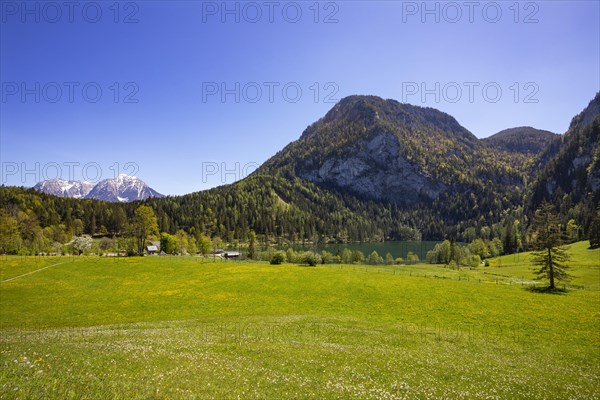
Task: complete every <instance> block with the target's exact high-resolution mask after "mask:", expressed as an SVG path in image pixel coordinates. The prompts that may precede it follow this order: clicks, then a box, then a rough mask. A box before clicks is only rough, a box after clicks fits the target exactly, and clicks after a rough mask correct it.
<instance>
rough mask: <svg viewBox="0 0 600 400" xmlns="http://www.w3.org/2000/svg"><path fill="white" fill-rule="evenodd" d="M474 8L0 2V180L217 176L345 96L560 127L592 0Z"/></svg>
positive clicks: (576, 88)
mask: <svg viewBox="0 0 600 400" xmlns="http://www.w3.org/2000/svg"><path fill="white" fill-rule="evenodd" d="M474 3H475V5H474V6H473V8H470V6H466V5H465V2H462V1H459V2H450V3H448V2H428V3H426V6H425V7H426V9H425V8H424V7H423V3H422V2H421V1H418V2H402V1H379V2H378V1H369V2H367V1H338V2H320V3H317V4H316V6H315V2H314V1H308V2H277V1H275V2H271V3H268V2H263V1H258V2H228V3H227V6H226V7H227V8H226V9H225V8H224V7H223V5H222V4H223V3H222V2H221V1H219V2H200V1H180V2H177V1H170V2H162V1H134V2H120V3H118V7H115V3H114V1H98V2H85V1H82V2H79V3H78V5H76V6H74V7H73V8H72V9H70V8H69V6H66V5H64V3H63V2H51V3H45V2H36V1H29V2H26V3H22V2H21V1H18V2H13V1H4V0H2V2H1V3H0V4H1V8H0V13H1V14H0V18H1V19H0V21H1V38H0V45H1V49H0V53H1V54H0V60H1V61H0V74H1V76H0V81H1V82H2V93H1V95H2V98H1V99H0V101H1V102H0V106H1V115H0V117H1V122H0V131H1V132H0V133H1V137H0V145H1V148H0V157H1V162H2V166H3V169H2V182H1V183H3V184H6V185H24V186H32V185H34V184H35V183H36V181H37V180H41V179H43V178H52V177H54V176H56V175H57V171H58V168H57V166H58V167H60V172H61V173H62V176H63V178H68V177H69V176H68V175H69V172H70V171H72V172H73V173H74V174H73V177H74V178H76V179H82V178H87V179H89V180H97V179H100V178H110V177H113V176H114V174H115V173H116V172H117V168H116V167H117V166H118V167H119V168H118V170H119V172H130V173H131V172H135V174H136V175H137V176H139V177H140V178H142V179H143V180H145V181H146V182H147V183H148V184H149V185H150V186H152V187H153V188H155V189H156V190H157V191H159V192H161V193H164V194H173V195H174V194H184V193H189V192H193V191H197V190H201V189H206V188H209V187H213V186H217V185H220V184H222V183H231V182H233V181H235V180H236V179H238V178H241V177H243V176H244V175H245V174H247V173H248V172H251V171H252V170H253V169H254V168H255V166H256V165H258V164H260V163H262V162H264V161H265V160H267V159H268V158H269V157H270V156H272V155H273V154H275V153H276V152H277V151H278V150H280V149H281V148H283V147H284V146H285V145H286V144H288V143H289V142H291V141H293V140H296V139H297V138H298V137H299V136H300V134H301V133H302V131H303V130H304V129H305V128H306V127H307V126H308V125H309V124H311V123H313V122H314V121H316V120H317V119H319V118H320V117H322V116H323V115H324V114H325V113H326V112H327V111H328V110H329V109H330V108H331V107H332V106H333V104H332V103H330V102H328V101H331V100H339V99H340V98H342V97H344V96H347V95H352V94H372V95H378V96H381V97H384V98H394V99H397V100H399V101H403V102H408V103H411V104H415V105H425V106H430V107H435V108H438V109H440V110H442V111H445V112H447V113H449V114H451V115H452V116H454V117H455V118H456V119H457V120H458V121H459V123H461V124H462V125H463V126H464V127H466V128H467V129H469V130H470V131H471V132H473V133H474V134H475V135H476V136H478V137H486V136H489V135H491V134H493V133H495V132H498V131H500V130H502V129H505V128H510V127H515V126H523V125H529V126H534V127H536V128H540V129H547V130H550V131H553V132H557V133H564V131H565V130H566V129H567V127H568V124H569V122H570V120H571V118H572V117H573V116H574V115H575V114H577V113H578V112H580V111H581V110H582V109H583V108H584V107H585V106H586V105H587V103H588V102H589V101H590V100H591V99H592V98H593V97H594V95H595V93H596V92H597V91H598V90H599V88H600V29H599V20H600V8H599V2H598V1H540V2H519V3H517V5H516V6H515V2H513V1H508V2H496V3H494V2H474ZM23 4H26V5H25V6H23ZM57 5H58V6H59V7H58V8H57V7H56V6H57ZM99 13H100V14H99ZM115 21H116V22H115ZM126 21H127V22H128V23H125V22H126ZM294 21H295V22H294ZM115 83H116V85H115ZM236 84H238V85H239V86H238V87H239V90H237V89H236ZM222 85H225V89H226V90H229V91H228V92H226V93H225V98H224V99H223V98H222V96H221V95H222V94H223V93H222ZM284 87H285V88H286V91H285V92H284V90H283V88H284ZM317 87H318V88H319V90H318V92H317ZM257 88H260V90H261V93H260V95H259V94H258V92H257ZM484 88H485V90H484ZM98 89H99V90H100V91H101V95H100V96H98V95H97V91H98ZM270 89H272V93H271V90H270ZM298 89H300V90H301V91H302V94H301V95H297V92H296V91H297V90H298ZM457 89H460V91H461V93H460V96H459V92H458V91H457ZM498 89H500V90H501V91H502V94H501V95H498V93H497V90H498ZM59 90H60V92H59ZM423 90H425V92H424V91H423ZM271 94H272V98H270V95H271ZM115 95H117V97H118V98H115ZM422 95H424V98H423V96H422ZM236 96H239V102H236ZM471 96H472V98H470V97H471ZM436 97H438V98H436ZM223 100H224V101H223ZM296 100H297V101H296ZM130 101H137V102H130ZM532 101H533V102H532ZM127 163H133V164H130V165H128V164H127ZM38 165H39V167H38ZM131 165H133V166H134V167H131V168H130V166H131ZM98 166H99V167H100V168H101V170H100V171H99V170H98Z"/></svg>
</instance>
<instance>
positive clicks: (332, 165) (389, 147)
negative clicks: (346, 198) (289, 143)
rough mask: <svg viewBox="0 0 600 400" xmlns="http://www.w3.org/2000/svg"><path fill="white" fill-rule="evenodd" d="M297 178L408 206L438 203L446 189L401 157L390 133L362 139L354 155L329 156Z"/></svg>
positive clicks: (399, 148) (396, 139) (392, 134)
mask: <svg viewBox="0 0 600 400" xmlns="http://www.w3.org/2000/svg"><path fill="white" fill-rule="evenodd" d="M298 174H299V176H300V177H301V178H304V179H306V180H308V181H310V182H313V183H325V184H332V185H334V186H337V187H339V188H344V189H349V190H351V191H353V192H355V193H358V194H361V195H364V196H368V197H372V198H375V199H377V200H391V201H396V202H399V203H407V204H411V203H414V202H416V201H418V200H419V199H420V198H421V199H422V198H427V199H430V200H434V199H437V198H438V196H439V194H440V192H441V191H442V190H446V188H447V186H446V185H444V184H443V183H441V182H438V181H436V180H434V179H431V178H428V177H426V176H424V175H423V172H422V171H421V170H420V168H419V167H418V166H416V165H415V164H414V163H411V162H410V161H409V160H408V159H407V158H406V157H404V156H403V155H402V151H401V144H400V140H399V139H398V137H397V136H396V135H395V134H394V133H391V132H379V133H375V134H373V135H371V136H369V137H367V138H365V139H363V140H362V141H361V143H360V145H359V149H358V150H357V151H356V152H352V153H350V154H346V155H340V156H337V155H330V156H329V157H327V158H326V159H325V160H324V161H323V163H322V164H321V165H320V166H319V167H318V168H315V169H307V170H302V169H301V170H299V171H298Z"/></svg>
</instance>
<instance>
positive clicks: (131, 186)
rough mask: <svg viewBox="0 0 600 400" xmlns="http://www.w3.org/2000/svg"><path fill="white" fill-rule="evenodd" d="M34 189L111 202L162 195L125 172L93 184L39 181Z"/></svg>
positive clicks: (56, 180)
mask: <svg viewBox="0 0 600 400" xmlns="http://www.w3.org/2000/svg"><path fill="white" fill-rule="evenodd" d="M34 189H36V190H39V191H41V192H45V193H49V194H53V195H55V196H61V197H73V198H87V199H97V200H104V201H111V202H129V201H135V200H146V199H148V198H150V197H163V195H162V194H160V193H158V192H157V191H155V190H154V189H152V188H151V187H149V186H148V185H147V184H146V183H145V182H144V181H142V180H141V179H139V178H137V177H135V176H130V175H127V174H119V175H118V176H117V177H115V178H112V179H104V180H102V181H100V182H98V183H97V184H96V185H93V184H92V183H89V182H80V181H65V180H63V179H52V180H47V181H42V182H39V183H38V184H36V185H35V186H34Z"/></svg>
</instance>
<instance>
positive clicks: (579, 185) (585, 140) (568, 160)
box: [527, 93, 600, 227]
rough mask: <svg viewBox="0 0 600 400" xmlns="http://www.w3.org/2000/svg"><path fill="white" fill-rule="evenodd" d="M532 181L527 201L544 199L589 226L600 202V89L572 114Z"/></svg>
mask: <svg viewBox="0 0 600 400" xmlns="http://www.w3.org/2000/svg"><path fill="white" fill-rule="evenodd" d="M543 156H544V157H545V158H547V159H549V161H548V162H546V163H543V166H542V167H541V168H540V171H539V173H538V174H537V176H536V179H535V180H534V182H533V183H532V185H531V188H530V193H529V195H528V199H527V204H528V208H529V210H533V209H535V208H536V207H537V206H538V205H539V204H540V203H541V202H542V201H543V200H549V201H551V202H552V203H554V204H555V205H556V206H557V207H558V208H559V210H560V211H561V214H563V215H565V216H568V217H569V218H573V219H574V220H575V221H577V222H578V223H579V224H580V225H582V226H586V227H587V226H588V225H589V223H590V221H591V216H592V215H593V214H594V210H595V209H596V208H597V207H598V204H599V203H600V93H599V94H597V95H596V97H595V98H594V99H593V100H592V101H591V102H590V104H589V105H588V106H587V107H586V109H585V110H584V111H582V112H581V113H580V114H579V115H577V116H576V117H574V118H573V120H572V121H571V124H570V126H569V129H568V130H567V132H566V133H565V135H564V136H563V137H562V138H561V142H560V146H550V147H548V148H547V150H546V154H544V155H543Z"/></svg>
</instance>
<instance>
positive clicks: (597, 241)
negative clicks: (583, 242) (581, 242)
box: [589, 205, 600, 249]
mask: <svg viewBox="0 0 600 400" xmlns="http://www.w3.org/2000/svg"><path fill="white" fill-rule="evenodd" d="M589 238H590V248H591V249H596V248H598V247H600V205H599V206H598V210H597V211H596V214H595V215H594V216H593V217H592V222H591V223H590V229H589Z"/></svg>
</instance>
